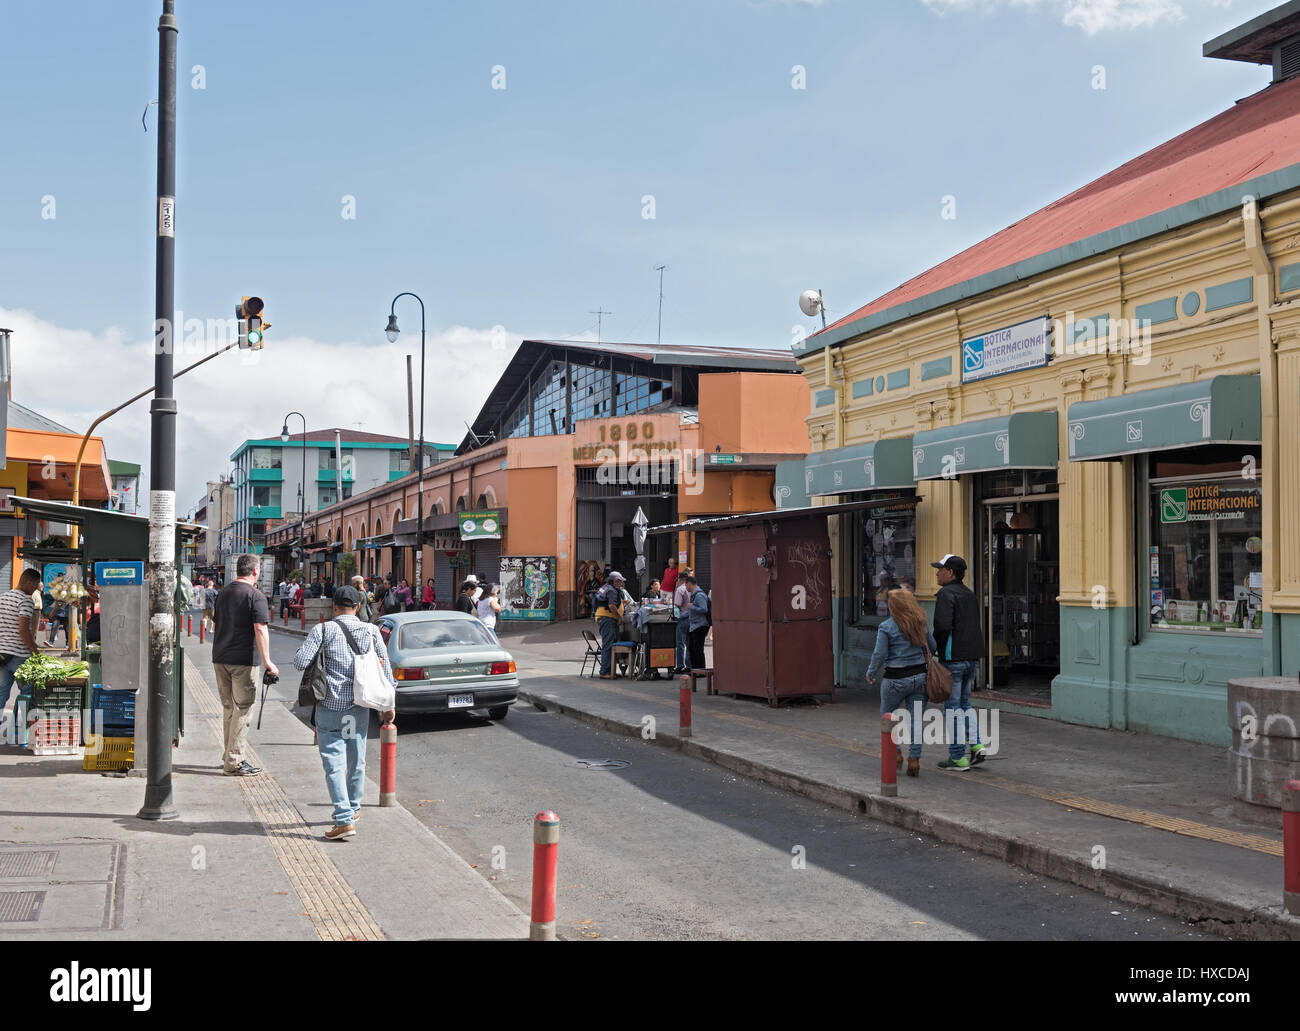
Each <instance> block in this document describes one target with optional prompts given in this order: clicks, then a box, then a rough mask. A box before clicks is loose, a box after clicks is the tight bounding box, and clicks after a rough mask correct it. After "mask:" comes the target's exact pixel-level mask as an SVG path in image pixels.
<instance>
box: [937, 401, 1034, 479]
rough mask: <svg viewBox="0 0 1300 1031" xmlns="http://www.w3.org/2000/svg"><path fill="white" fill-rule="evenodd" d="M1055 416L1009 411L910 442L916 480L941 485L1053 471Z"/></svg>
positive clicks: (939, 430) (961, 424) (944, 428)
mask: <svg viewBox="0 0 1300 1031" xmlns="http://www.w3.org/2000/svg"><path fill="white" fill-rule="evenodd" d="M1056 421H1057V414H1056V412H1014V413H1012V414H1011V415H1004V416H1000V417H999V418H997V419H981V420H980V421H978V422H961V423H957V424H956V425H954V426H944V427H941V428H940V429H937V430H922V431H921V432H920V433H917V434H916V435H915V436H913V437H912V469H913V473H914V474H915V476H916V478H917V479H918V480H942V479H951V478H952V477H953V476H960V475H961V474H962V473H986V472H992V471H994V470H997V469H1055V468H1056V465H1057V449H1056Z"/></svg>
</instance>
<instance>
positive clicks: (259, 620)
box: [212, 555, 280, 777]
mask: <svg viewBox="0 0 1300 1031" xmlns="http://www.w3.org/2000/svg"><path fill="white" fill-rule="evenodd" d="M258 572H259V570H258V558H257V556H256V555H240V556H239V558H238V559H236V560H235V577H236V579H235V581H234V582H233V583H230V584H227V585H226V586H225V587H223V588H222V589H221V593H220V594H218V595H217V604H216V608H215V610H214V612H213V619H212V623H213V628H212V669H213V671H214V672H215V673H216V675H217V691H218V693H220V695H221V708H222V710H223V717H224V720H223V726H224V729H225V734H224V739H223V740H224V745H225V748H224V752H225V754H224V756H223V762H222V765H223V767H224V770H225V773H226V776H228V777H251V776H254V775H256V774H258V773H261V772H262V771H261V770H260V769H258V768H257V767H256V766H254V765H252V763H250V762H248V761H246V760H245V759H244V745H245V744H246V742H247V740H248V724H249V720H250V716H249V712H250V710H251V709H252V708H253V702H255V701H256V700H257V683H256V681H255V680H254V678H253V669H254V668H255V665H256V656H255V655H254V651H255V650H256V652H257V653H258V654H260V655H261V656H262V665H263V666H265V667H266V672H267V673H271V674H273V675H277V676H278V675H279V673H280V671H279V669H278V668H277V667H276V665H275V663H274V662H272V661H271V635H270V632H269V631H268V630H267V625H268V624H269V623H270V622H271V609H270V606H269V605H268V604H267V601H266V595H265V594H263V593H262V592H261V591H259V590H258V589H257V578H258Z"/></svg>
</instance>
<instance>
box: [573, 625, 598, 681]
mask: <svg viewBox="0 0 1300 1031" xmlns="http://www.w3.org/2000/svg"><path fill="white" fill-rule="evenodd" d="M582 637H583V640H585V641H586V642H587V651H586V652H585V653H584V654H583V656H582V668H581V669H580V670H578V676H583V675H584V674H585V673H586V670H587V660H588V659H590V660H591V675H592V676H593V677H594V676H595V675H596V670H598V669H600V642H599V641H598V640H596V635H595V634H593V633H592V632H591V631H590V630H584V631H583V632H582Z"/></svg>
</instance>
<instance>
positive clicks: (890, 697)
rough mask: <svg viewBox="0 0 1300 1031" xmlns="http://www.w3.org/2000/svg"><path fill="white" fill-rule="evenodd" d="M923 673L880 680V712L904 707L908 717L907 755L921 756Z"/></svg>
mask: <svg viewBox="0 0 1300 1031" xmlns="http://www.w3.org/2000/svg"><path fill="white" fill-rule="evenodd" d="M925 701H926V699H925V674H924V673H918V674H917V675H916V676H914V677H903V678H902V679H901V680H889V679H885V680H882V681H881V682H880V714H881V715H882V716H883V715H885V713H887V712H894V711H895V710H897V709H906V710H907V718H908V731H907V740H908V745H907V757H908V758H909V759H919V758H921V721H922V717H923V716H924V715H925Z"/></svg>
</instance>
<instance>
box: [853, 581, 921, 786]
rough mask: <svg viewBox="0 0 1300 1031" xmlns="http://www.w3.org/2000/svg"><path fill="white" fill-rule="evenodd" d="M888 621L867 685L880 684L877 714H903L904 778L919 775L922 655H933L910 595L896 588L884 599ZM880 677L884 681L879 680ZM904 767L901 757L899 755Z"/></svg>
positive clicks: (881, 630)
mask: <svg viewBox="0 0 1300 1031" xmlns="http://www.w3.org/2000/svg"><path fill="white" fill-rule="evenodd" d="M886 601H887V603H888V605H889V618H888V619H886V620H885V621H884V622H883V623H881V624H880V626H879V627H878V628H877V630H876V648H875V650H874V651H873V652H872V653H871V664H870V665H869V666H868V667H867V683H868V684H872V683H879V684H880V713H881V715H882V716H883V715H884V714H885V713H887V712H897V711H898V710H899V709H903V710H905V711H906V714H907V717H908V748H907V775H908V776H909V777H919V776H920V775H921V717H922V715H923V714H924V713H925V702H926V697H925V652H926V649H929V651H930V654H931V655H933V654H934V653H935V650H936V649H935V643H934V634H932V633H931V632H930V627H929V624H927V623H926V620H925V613H924V612H923V611H921V606H920V605H918V604H917V603H916V598H914V597H913V596H912V592H911V591H909V590H906V589H905V588H897V589H895V590H892V591H890V592H889V594H888V595H887V596H886ZM882 673H883V678H882ZM898 765H899V767H900V768H901V767H902V765H903V753H902V751H901V750H900V751H899V753H898Z"/></svg>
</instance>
